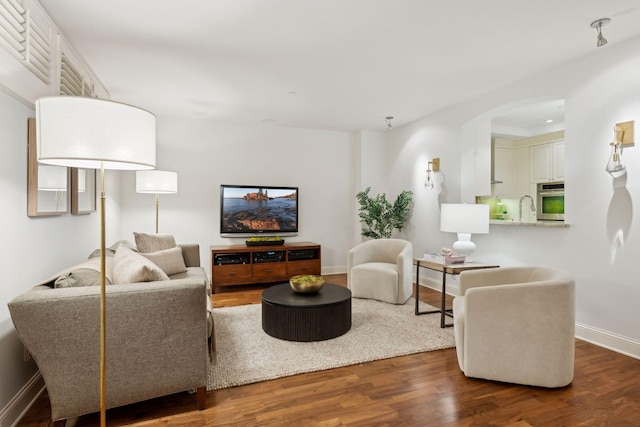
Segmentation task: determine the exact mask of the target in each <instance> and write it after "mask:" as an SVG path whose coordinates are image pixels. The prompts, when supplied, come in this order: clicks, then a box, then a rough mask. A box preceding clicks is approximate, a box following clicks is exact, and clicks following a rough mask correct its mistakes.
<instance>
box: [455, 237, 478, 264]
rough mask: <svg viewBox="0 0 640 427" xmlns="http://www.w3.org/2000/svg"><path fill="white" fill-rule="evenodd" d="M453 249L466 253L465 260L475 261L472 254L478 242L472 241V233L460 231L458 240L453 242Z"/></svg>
mask: <svg viewBox="0 0 640 427" xmlns="http://www.w3.org/2000/svg"><path fill="white" fill-rule="evenodd" d="M453 250H454V251H455V252H457V253H459V254H462V255H464V262H473V261H474V259H473V258H472V257H471V254H473V251H475V250H476V244H475V243H473V242H472V241H471V233H458V241H457V242H455V243H454V244H453Z"/></svg>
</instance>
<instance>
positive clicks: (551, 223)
mask: <svg viewBox="0 0 640 427" xmlns="http://www.w3.org/2000/svg"><path fill="white" fill-rule="evenodd" d="M489 224H491V225H510V226H514V225H518V226H523V227H561V228H563V227H569V224H567V223H566V222H564V221H536V222H519V221H508V220H501V219H492V220H489Z"/></svg>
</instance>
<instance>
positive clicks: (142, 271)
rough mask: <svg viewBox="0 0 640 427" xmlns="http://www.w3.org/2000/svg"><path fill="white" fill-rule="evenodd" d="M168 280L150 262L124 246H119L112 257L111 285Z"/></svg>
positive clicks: (167, 277) (160, 270)
mask: <svg viewBox="0 0 640 427" xmlns="http://www.w3.org/2000/svg"><path fill="white" fill-rule="evenodd" d="M158 280H169V276H167V274H166V273H165V272H164V271H162V269H161V268H160V267H158V266H157V265H155V264H154V263H153V262H152V261H150V260H148V259H147V258H145V257H143V256H142V255H140V254H139V253H137V252H134V251H133V250H131V249H130V248H128V247H126V246H119V247H118V249H117V250H116V254H115V255H114V257H113V283H114V284H125V283H137V282H154V281H158Z"/></svg>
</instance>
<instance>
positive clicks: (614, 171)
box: [605, 121, 634, 178]
mask: <svg viewBox="0 0 640 427" xmlns="http://www.w3.org/2000/svg"><path fill="white" fill-rule="evenodd" d="M633 124H634V122H633V121H630V122H624V123H616V125H615V126H614V128H613V131H614V132H613V135H614V139H613V142H610V143H609V146H611V154H609V160H608V161H607V166H606V167H605V170H606V171H607V173H608V174H609V175H611V176H612V177H613V178H620V177H621V176H624V174H626V173H627V168H626V167H625V166H624V165H623V164H622V148H623V147H629V146H633Z"/></svg>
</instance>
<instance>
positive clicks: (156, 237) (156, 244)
mask: <svg viewBox="0 0 640 427" xmlns="http://www.w3.org/2000/svg"><path fill="white" fill-rule="evenodd" d="M133 236H134V237H135V239H136V247H137V248H138V251H139V252H141V253H150V252H158V251H161V250H163V249H171V248H175V247H176V239H175V238H174V237H173V235H172V234H147V233H136V232H134V233H133Z"/></svg>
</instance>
